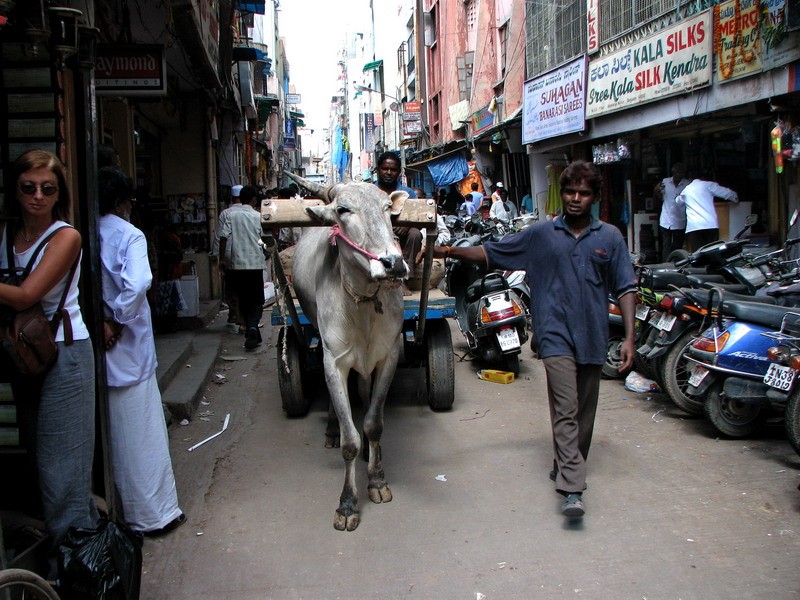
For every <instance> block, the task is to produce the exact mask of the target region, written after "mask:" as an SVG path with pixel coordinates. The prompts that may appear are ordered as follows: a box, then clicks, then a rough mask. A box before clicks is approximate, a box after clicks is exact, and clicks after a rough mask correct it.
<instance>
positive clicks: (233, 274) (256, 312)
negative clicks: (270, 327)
mask: <svg viewBox="0 0 800 600" xmlns="http://www.w3.org/2000/svg"><path fill="white" fill-rule="evenodd" d="M226 281H227V283H229V284H230V285H231V286H232V287H233V289H234V290H235V291H236V299H237V300H238V301H239V318H240V319H241V320H242V322H243V323H244V326H245V327H246V328H247V333H250V330H251V329H252V328H255V330H256V332H258V322H259V321H260V320H261V315H262V314H263V313H264V271H263V269H253V270H235V269H229V270H228V271H227V272H226ZM258 339H259V340H260V339H261V334H259V335H258Z"/></svg>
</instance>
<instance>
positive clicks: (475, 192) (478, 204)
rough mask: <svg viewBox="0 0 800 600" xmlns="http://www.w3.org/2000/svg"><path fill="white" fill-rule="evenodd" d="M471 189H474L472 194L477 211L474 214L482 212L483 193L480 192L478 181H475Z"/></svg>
mask: <svg viewBox="0 0 800 600" xmlns="http://www.w3.org/2000/svg"><path fill="white" fill-rule="evenodd" d="M470 188H471V189H472V191H471V192H470V194H472V205H473V206H474V207H475V210H473V211H472V212H475V211H478V210H480V208H481V204H482V203H483V193H481V192H480V191H479V190H478V182H477V181H473V182H472V183H471V184H470Z"/></svg>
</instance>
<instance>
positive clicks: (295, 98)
mask: <svg viewBox="0 0 800 600" xmlns="http://www.w3.org/2000/svg"><path fill="white" fill-rule="evenodd" d="M286 104H300V94H286Z"/></svg>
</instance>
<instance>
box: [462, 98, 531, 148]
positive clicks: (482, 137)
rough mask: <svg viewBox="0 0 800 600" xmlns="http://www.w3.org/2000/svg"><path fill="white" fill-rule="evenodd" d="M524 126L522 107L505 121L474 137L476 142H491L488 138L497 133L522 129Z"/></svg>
mask: <svg viewBox="0 0 800 600" xmlns="http://www.w3.org/2000/svg"><path fill="white" fill-rule="evenodd" d="M521 126H522V107H521V106H520V107H519V108H518V109H517V110H515V111H514V114H513V115H511V116H510V117H509V118H507V119H506V120H505V121H503V122H501V123H498V124H497V125H492V126H491V127H489V128H488V129H484V130H483V131H481V132H480V133H479V134H478V135H476V136H475V137H474V141H476V142H478V141H481V142H483V141H489V140H488V138H491V137H492V136H493V135H494V134H495V133H498V132H500V131H503V130H505V129H510V128H512V127H521Z"/></svg>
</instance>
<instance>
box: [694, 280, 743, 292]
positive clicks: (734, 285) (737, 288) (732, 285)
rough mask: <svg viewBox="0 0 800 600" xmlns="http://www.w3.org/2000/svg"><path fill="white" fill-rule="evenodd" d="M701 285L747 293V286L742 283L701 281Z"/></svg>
mask: <svg viewBox="0 0 800 600" xmlns="http://www.w3.org/2000/svg"><path fill="white" fill-rule="evenodd" d="M700 287H701V288H706V289H711V288H717V289H720V290H723V291H726V292H731V293H732V294H745V295H746V294H747V286H746V285H744V284H742V283H716V282H712V281H706V282H703V283H701V284H700Z"/></svg>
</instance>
